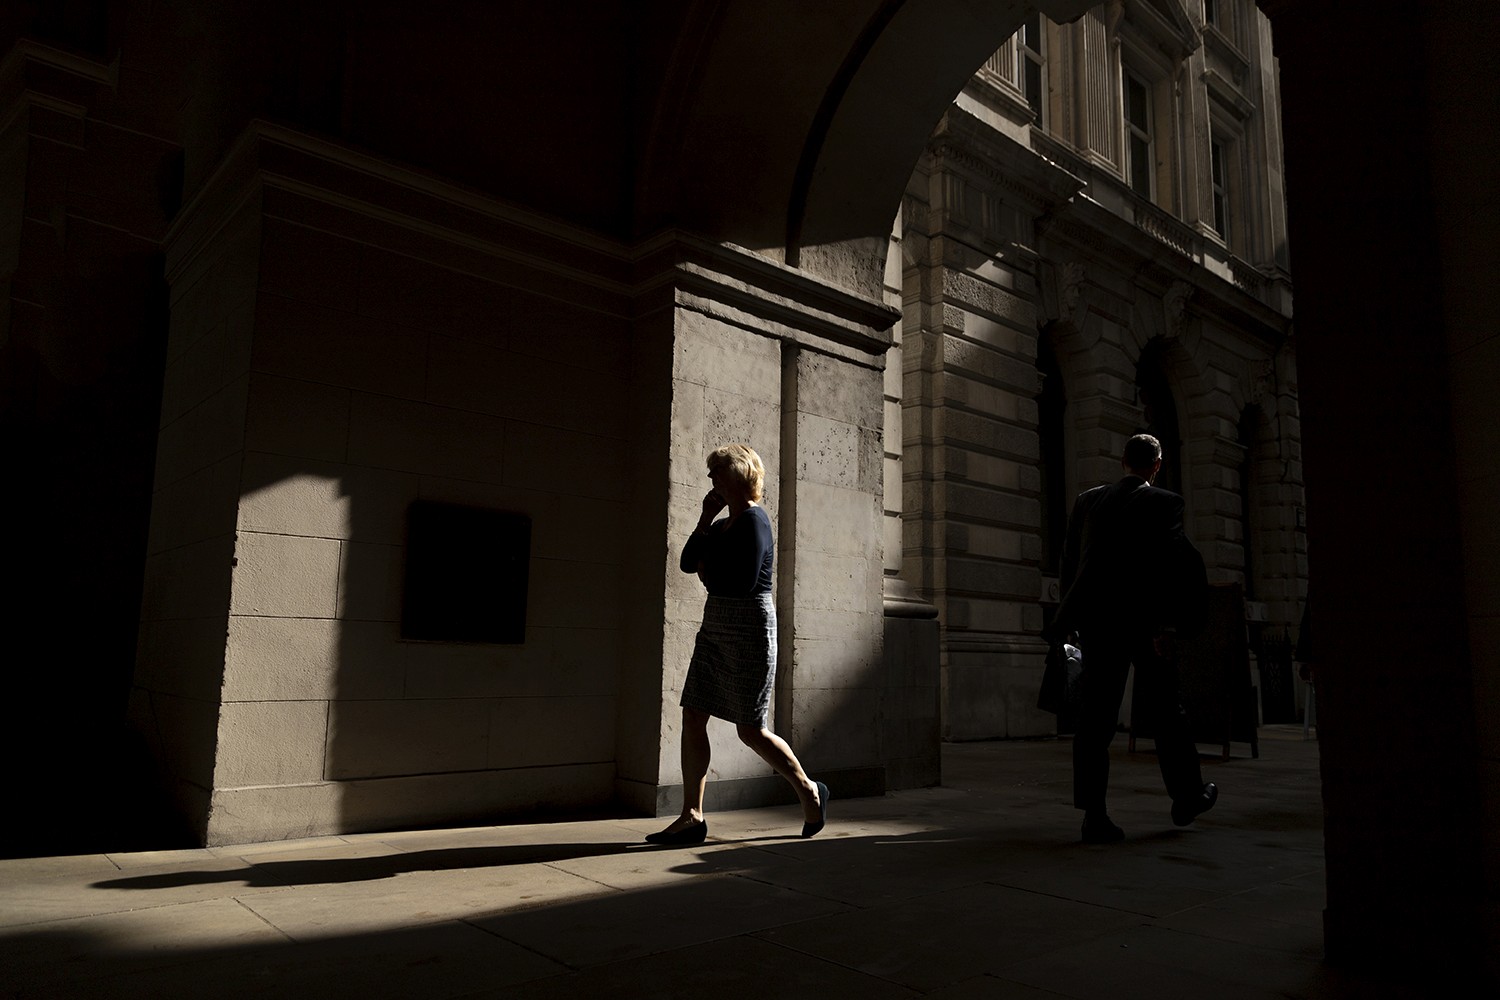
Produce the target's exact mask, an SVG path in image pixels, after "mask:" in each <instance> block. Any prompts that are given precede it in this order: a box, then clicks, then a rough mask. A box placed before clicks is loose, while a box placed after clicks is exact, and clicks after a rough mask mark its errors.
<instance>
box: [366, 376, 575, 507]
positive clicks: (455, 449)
mask: <svg viewBox="0 0 1500 1000" xmlns="http://www.w3.org/2000/svg"><path fill="white" fill-rule="evenodd" d="M540 431H541V429H539V428H530V427H521V426H516V427H513V426H511V425H510V424H509V423H508V422H507V421H505V420H502V419H501V418H499V417H491V416H486V415H484V414H479V413H470V412H468V411H465V410H456V409H452V408H449V407H443V406H434V405H432V404H430V403H419V402H413V401H410V400H402V399H393V398H391V397H388V396H375V395H370V394H368V393H364V392H357V393H355V394H354V396H353V398H352V399H351V401H350V420H349V461H350V462H351V463H352V464H354V465H368V466H373V467H376V468H381V469H392V470H395V471H399V472H410V473H416V474H420V475H426V476H440V477H445V478H453V479H473V480H479V481H481V482H490V483H499V482H508V483H511V484H512V485H518V486H526V485H530V484H529V483H528V482H526V481H525V480H527V479H528V478H534V477H535V472H534V471H532V474H531V475H530V476H528V474H527V470H523V471H519V473H518V475H517V476H516V477H515V478H514V479H512V478H510V477H505V476H504V474H505V473H506V468H505V457H506V454H507V452H514V453H515V454H516V458H517V460H518V461H519V462H521V463H522V464H523V466H524V465H526V464H527V462H528V460H530V461H531V462H532V463H534V462H535V452H536V451H537V450H538V448H541V449H544V450H545V449H546V448H548V447H553V448H566V447H567V445H568V444H571V443H574V442H572V441H568V440H565V439H564V440H558V439H551V440H548V441H545V442H534V441H533V442H532V443H531V444H528V439H531V438H532V436H533V435H535V434H538V433H540ZM511 435H514V436H515V437H516V439H517V440H516V441H514V442H512V441H510V440H509V436H511ZM551 454H553V455H558V454H567V452H566V451H563V450H557V451H553V452H551ZM592 457H594V456H592V455H588V454H584V455H580V456H579V461H580V462H586V461H588V460H589V459H590V458H592ZM555 464H556V465H557V466H558V467H559V469H560V470H565V469H566V468H567V466H568V465H570V464H571V463H561V462H559V463H555ZM573 475H574V476H575V477H576V476H577V474H576V473H574V474H573ZM502 477H504V478H502ZM541 488H545V486H543V487H541Z"/></svg>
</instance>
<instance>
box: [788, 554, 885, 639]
mask: <svg viewBox="0 0 1500 1000" xmlns="http://www.w3.org/2000/svg"><path fill="white" fill-rule="evenodd" d="M870 569H871V563H870V560H869V559H867V558H865V557H864V556H840V555H833V554H830V553H826V552H809V553H807V554H805V555H801V554H799V556H798V558H797V589H796V601H797V612H798V629H799V631H800V630H801V626H802V622H803V615H804V614H805V610H830V611H844V612H854V613H856V614H875V613H878V612H879V610H880V601H881V595H880V593H879V591H877V590H875V589H874V588H872V587H871V586H870Z"/></svg>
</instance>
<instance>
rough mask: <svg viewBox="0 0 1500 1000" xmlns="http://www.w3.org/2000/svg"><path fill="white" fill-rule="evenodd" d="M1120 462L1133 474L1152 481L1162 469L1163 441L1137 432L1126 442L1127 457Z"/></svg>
mask: <svg viewBox="0 0 1500 1000" xmlns="http://www.w3.org/2000/svg"><path fill="white" fill-rule="evenodd" d="M1120 464H1121V465H1123V466H1124V467H1125V471H1126V472H1128V473H1130V474H1131V475H1132V476H1140V477H1141V478H1142V479H1144V480H1146V482H1148V483H1149V482H1151V481H1152V480H1153V479H1155V478H1156V474H1157V473H1158V472H1160V471H1161V442H1160V441H1158V440H1156V438H1154V437H1152V436H1151V435H1150V434H1137V435H1136V436H1135V437H1133V438H1131V439H1130V440H1129V441H1126V442H1125V457H1124V458H1123V459H1122V460H1121V461H1120Z"/></svg>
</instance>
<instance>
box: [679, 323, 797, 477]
mask: <svg viewBox="0 0 1500 1000" xmlns="http://www.w3.org/2000/svg"><path fill="white" fill-rule="evenodd" d="M673 376H674V377H675V378H677V379H681V380H683V381H686V382H696V383H698V384H699V385H702V386H705V387H707V388H708V389H710V390H717V391H719V392H733V393H735V394H736V395H742V396H748V397H749V398H751V399H757V400H775V401H778V402H779V401H780V399H781V345H780V343H779V342H778V341H775V340H772V339H771V338H769V337H764V336H761V335H759V334H754V333H750V332H749V331H746V330H742V329H740V328H738V327H733V326H729V325H728V324H726V323H722V322H720V321H718V320H715V319H711V318H710V317H708V316H705V315H703V314H702V313H698V312H693V311H690V310H679V311H678V313H677V337H676V360H675V362H674V365H673ZM711 396H712V392H711V393H710V397H711ZM757 450H759V449H758V448H757Z"/></svg>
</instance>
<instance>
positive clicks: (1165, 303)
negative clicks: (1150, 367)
mask: <svg viewBox="0 0 1500 1000" xmlns="http://www.w3.org/2000/svg"><path fill="white" fill-rule="evenodd" d="M1192 297H1193V286H1192V285H1190V284H1188V283H1187V282H1186V281H1174V282H1172V285H1171V287H1170V288H1168V289H1167V290H1166V292H1165V293H1164V294H1163V295H1162V297H1161V304H1162V321H1163V325H1162V335H1163V336H1165V337H1166V338H1167V339H1168V340H1175V339H1176V338H1178V337H1180V336H1181V335H1182V331H1183V328H1184V327H1185V326H1186V325H1187V306H1188V300H1189V299H1191V298H1192Z"/></svg>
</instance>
